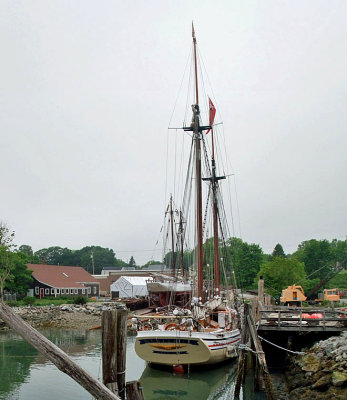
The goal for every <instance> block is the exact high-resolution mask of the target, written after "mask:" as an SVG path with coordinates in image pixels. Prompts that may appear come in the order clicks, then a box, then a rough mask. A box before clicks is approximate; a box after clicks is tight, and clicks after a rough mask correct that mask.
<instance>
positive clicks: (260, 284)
mask: <svg viewBox="0 0 347 400" xmlns="http://www.w3.org/2000/svg"><path fill="white" fill-rule="evenodd" d="M258 301H260V302H261V304H264V279H263V277H262V276H260V277H259V280H258Z"/></svg>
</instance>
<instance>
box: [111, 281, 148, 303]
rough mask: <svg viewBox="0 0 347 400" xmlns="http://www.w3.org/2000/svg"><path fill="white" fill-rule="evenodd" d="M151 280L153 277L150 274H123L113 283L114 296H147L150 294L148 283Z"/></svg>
mask: <svg viewBox="0 0 347 400" xmlns="http://www.w3.org/2000/svg"><path fill="white" fill-rule="evenodd" d="M149 280H150V281H151V280H152V278H150V277H148V276H121V277H120V278H119V279H117V280H116V281H115V282H113V283H112V284H111V287H110V292H111V295H112V298H113V299H115V298H129V297H145V296H147V295H148V291H147V284H146V283H147V281H149Z"/></svg>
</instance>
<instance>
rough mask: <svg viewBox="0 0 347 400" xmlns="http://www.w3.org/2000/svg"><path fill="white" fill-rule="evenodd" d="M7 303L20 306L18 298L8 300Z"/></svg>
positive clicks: (11, 305) (10, 305)
mask: <svg viewBox="0 0 347 400" xmlns="http://www.w3.org/2000/svg"><path fill="white" fill-rule="evenodd" d="M6 304H7V305H8V306H9V307H18V306H19V303H18V301H17V300H8V301H6Z"/></svg>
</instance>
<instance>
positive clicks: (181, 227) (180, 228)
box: [179, 210, 185, 278]
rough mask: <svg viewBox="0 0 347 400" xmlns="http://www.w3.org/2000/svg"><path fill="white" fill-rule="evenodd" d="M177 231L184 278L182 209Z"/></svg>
mask: <svg viewBox="0 0 347 400" xmlns="http://www.w3.org/2000/svg"><path fill="white" fill-rule="evenodd" d="M179 231H180V240H181V241H180V244H181V249H180V250H181V268H182V277H183V278H185V271H184V251H183V246H184V236H183V234H184V231H183V212H182V210H181V211H180V224H179Z"/></svg>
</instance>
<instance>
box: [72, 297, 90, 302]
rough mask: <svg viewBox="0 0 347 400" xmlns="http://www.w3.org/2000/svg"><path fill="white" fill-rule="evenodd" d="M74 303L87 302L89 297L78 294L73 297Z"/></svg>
mask: <svg viewBox="0 0 347 400" xmlns="http://www.w3.org/2000/svg"><path fill="white" fill-rule="evenodd" d="M73 301H74V304H86V303H87V299H86V298H85V297H84V296H76V297H74V299H73Z"/></svg>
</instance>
